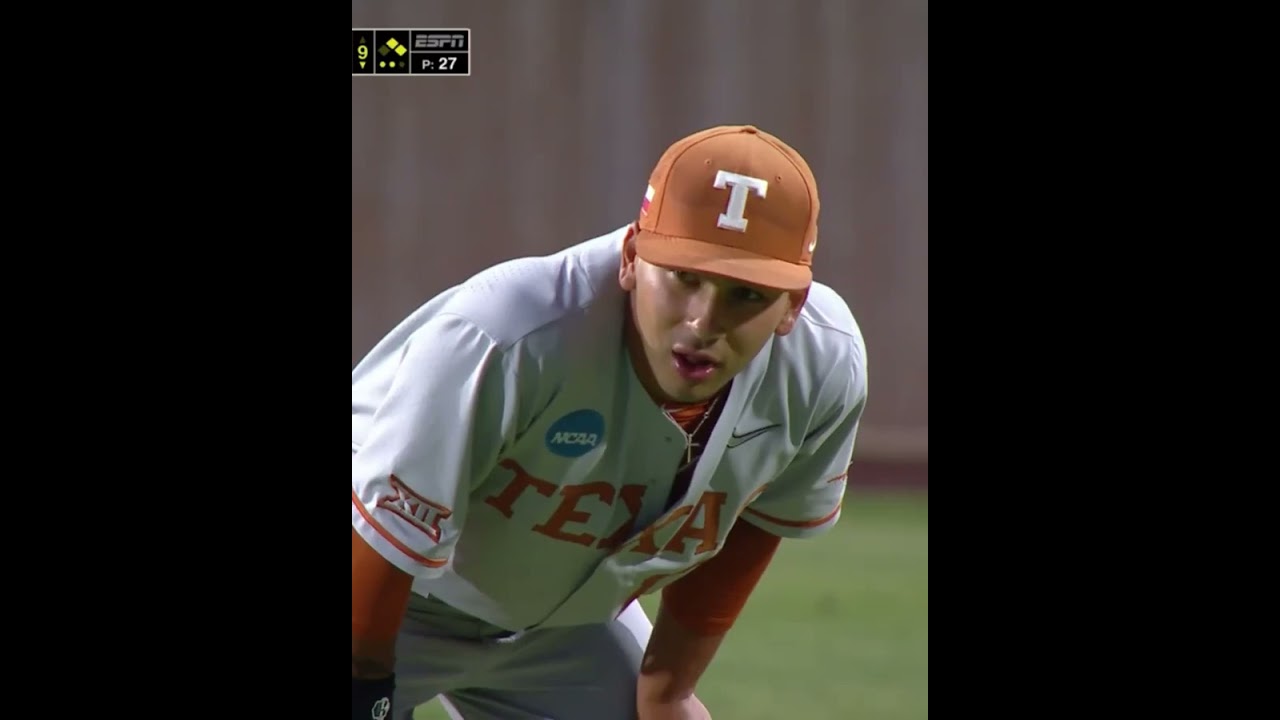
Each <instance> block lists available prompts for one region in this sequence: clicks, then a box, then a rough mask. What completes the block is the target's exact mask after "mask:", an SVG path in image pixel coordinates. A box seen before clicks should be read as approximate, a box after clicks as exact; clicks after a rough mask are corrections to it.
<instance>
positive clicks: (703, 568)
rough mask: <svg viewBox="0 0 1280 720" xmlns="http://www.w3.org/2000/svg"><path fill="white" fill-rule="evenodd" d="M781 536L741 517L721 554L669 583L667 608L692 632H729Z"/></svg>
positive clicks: (664, 604)
mask: <svg viewBox="0 0 1280 720" xmlns="http://www.w3.org/2000/svg"><path fill="white" fill-rule="evenodd" d="M781 541H782V539H781V538H779V537H778V536H777V535H773V534H771V533H768V532H765V531H764V530H761V529H760V528H758V527H756V526H755V525H752V524H751V523H749V522H746V521H743V520H738V522H737V523H735V524H734V526H733V529H732V530H730V531H729V536H728V537H727V538H726V539H725V543H724V547H723V548H721V549H720V552H719V553H717V554H716V556H715V557H713V558H711V559H710V560H708V561H706V562H705V563H703V564H701V565H699V566H698V567H697V568H695V569H694V570H693V571H691V572H690V573H689V574H688V575H685V576H684V577H682V578H680V579H679V580H676V581H675V582H673V583H671V584H670V585H668V586H667V587H665V588H663V590H662V609H663V611H664V612H667V613H669V614H670V615H671V617H672V619H674V620H676V621H677V622H679V623H680V625H682V626H684V628H685V629H687V630H689V631H690V632H692V633H695V634H698V635H723V634H725V633H727V632H728V631H729V628H731V627H732V626H733V623H734V622H735V621H736V620H737V619H738V615H739V614H740V613H741V612H742V608H743V607H745V606H746V604H747V598H748V597H750V595H751V592H752V590H754V589H755V587H756V584H757V583H758V582H759V581H760V578H761V577H762V576H763V575H764V571H765V569H766V568H767V567H768V566H769V563H770V562H771V561H772V560H773V556H774V553H775V552H776V551H777V549H778V544H779V543H780V542H781Z"/></svg>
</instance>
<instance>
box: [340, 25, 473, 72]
mask: <svg viewBox="0 0 1280 720" xmlns="http://www.w3.org/2000/svg"><path fill="white" fill-rule="evenodd" d="M351 74H352V75H353V76H355V75H407V76H410V77H412V76H414V75H455V76H457V75H460V76H469V75H471V30H470V28H422V29H419V28H352V29H351Z"/></svg>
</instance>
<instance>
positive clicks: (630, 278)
mask: <svg viewBox="0 0 1280 720" xmlns="http://www.w3.org/2000/svg"><path fill="white" fill-rule="evenodd" d="M618 285H620V286H621V287H622V290H623V291H624V292H631V291H632V290H635V289H636V234H635V232H634V229H633V231H632V232H629V233H627V237H626V239H625V240H623V241H622V262H621V263H619V265H618Z"/></svg>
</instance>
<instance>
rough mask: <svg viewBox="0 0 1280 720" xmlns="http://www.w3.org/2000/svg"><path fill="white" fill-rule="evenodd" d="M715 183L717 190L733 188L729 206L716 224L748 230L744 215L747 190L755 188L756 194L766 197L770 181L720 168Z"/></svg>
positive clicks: (739, 230) (738, 229)
mask: <svg viewBox="0 0 1280 720" xmlns="http://www.w3.org/2000/svg"><path fill="white" fill-rule="evenodd" d="M713 185H715V187H716V189H717V190H723V189H725V187H726V186H727V187H730V188H731V189H730V190H729V207H727V208H725V210H724V212H722V213H720V220H719V221H718V222H716V225H717V226H719V227H722V228H724V229H725V230H737V231H738V232H746V231H747V219H746V218H745V217H743V213H745V212H746V211H747V192H748V191H751V190H754V191H755V193H756V195H759V196H760V197H764V196H765V195H767V194H768V193H769V181H768V180H761V179H760V178H753V177H750V176H747V175H739V174H738V173H731V172H725V171H724V170H720V171H719V172H717V173H716V180H715V182H714V183H713Z"/></svg>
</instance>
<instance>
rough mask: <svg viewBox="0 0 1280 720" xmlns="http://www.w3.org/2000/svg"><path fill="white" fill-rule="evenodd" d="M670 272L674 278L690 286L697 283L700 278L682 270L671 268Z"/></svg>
mask: <svg viewBox="0 0 1280 720" xmlns="http://www.w3.org/2000/svg"><path fill="white" fill-rule="evenodd" d="M671 274H672V275H674V276H675V278H676V280H679V281H680V282H681V283H682V284H684V285H689V286H691V287H692V286H695V285H697V284H698V282H699V281H700V278H699V277H698V276H697V275H695V274H693V273H691V272H686V271H684V270H673V271H671Z"/></svg>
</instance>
